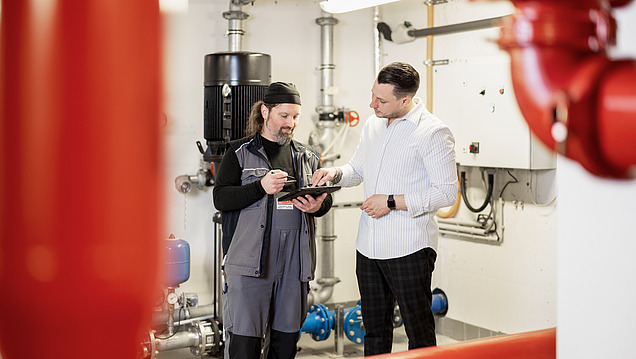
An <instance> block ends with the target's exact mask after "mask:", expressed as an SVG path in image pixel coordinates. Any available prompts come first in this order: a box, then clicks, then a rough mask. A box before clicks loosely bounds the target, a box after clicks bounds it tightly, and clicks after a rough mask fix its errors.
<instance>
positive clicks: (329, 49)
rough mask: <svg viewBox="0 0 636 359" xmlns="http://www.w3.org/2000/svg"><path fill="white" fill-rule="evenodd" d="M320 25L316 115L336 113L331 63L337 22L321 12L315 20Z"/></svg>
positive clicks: (332, 63)
mask: <svg viewBox="0 0 636 359" xmlns="http://www.w3.org/2000/svg"><path fill="white" fill-rule="evenodd" d="M316 24H318V25H320V59H321V61H320V94H321V102H320V105H318V108H317V109H316V110H317V112H318V114H328V113H334V112H336V108H335V106H334V104H333V95H334V93H335V88H334V82H333V72H334V70H335V68H336V65H334V61H333V26H334V25H336V24H338V20H337V19H336V18H334V17H333V16H332V15H331V14H329V13H327V12H324V11H323V12H322V17H320V18H318V19H316Z"/></svg>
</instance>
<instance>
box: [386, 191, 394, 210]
mask: <svg viewBox="0 0 636 359" xmlns="http://www.w3.org/2000/svg"><path fill="white" fill-rule="evenodd" d="M386 205H387V207H389V209H395V199H394V198H393V195H392V194H391V195H389V199H388V200H387V201H386Z"/></svg>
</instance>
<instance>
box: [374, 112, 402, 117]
mask: <svg viewBox="0 0 636 359" xmlns="http://www.w3.org/2000/svg"><path fill="white" fill-rule="evenodd" d="M375 116H376V117H377V118H399V117H402V115H400V114H399V113H397V112H393V113H382V112H377V111H375Z"/></svg>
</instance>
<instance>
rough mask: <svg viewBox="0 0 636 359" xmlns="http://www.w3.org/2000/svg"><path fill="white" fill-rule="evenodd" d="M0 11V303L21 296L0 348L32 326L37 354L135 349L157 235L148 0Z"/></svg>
mask: <svg viewBox="0 0 636 359" xmlns="http://www.w3.org/2000/svg"><path fill="white" fill-rule="evenodd" d="M1 16H2V18H1V20H0V23H1V25H0V26H1V29H0V79H1V81H0V192H1V193H2V200H1V201H0V233H2V237H0V288H2V293H3V295H1V296H0V307H2V308H29V310H26V311H24V310H9V311H6V313H4V314H3V317H2V320H0V351H1V352H2V354H1V355H2V357H3V358H4V359H14V358H24V357H28V356H32V354H33V353H34V350H37V349H35V348H34V346H33V344H34V342H33V340H34V339H35V340H36V341H37V346H38V348H41V350H42V351H43V352H45V354H44V355H45V356H46V357H47V358H82V357H86V356H90V357H91V358H134V357H135V356H136V353H137V350H138V348H139V344H138V343H139V342H140V339H141V337H142V333H143V332H144V331H145V329H146V328H147V327H148V325H149V323H150V318H151V308H152V305H153V303H152V301H153V299H152V298H153V297H154V295H153V293H154V291H155V290H156V288H157V286H158V281H157V279H158V278H157V273H158V272H159V271H158V269H159V268H158V262H159V261H158V255H159V246H158V241H159V238H160V237H162V236H160V234H159V233H158V232H159V231H158V228H159V223H160V222H159V213H161V212H162V209H161V201H160V200H159V197H160V196H159V193H160V191H159V188H161V186H160V183H159V178H160V177H161V176H162V173H163V172H162V170H161V168H160V160H159V154H160V153H161V148H160V139H159V114H160V111H159V108H160V93H161V81H160V69H161V64H160V62H161V61H160V53H161V51H160V38H159V34H160V33H161V29H160V19H159V5H158V2H157V1H129V0H109V1H101V0H85V1H74V0H57V1H44V2H43V1H38V2H34V1H3V2H2V14H1ZM69 305H71V306H72V307H73V311H74V313H77V315H72V316H69V315H68V311H66V310H64V308H68V307H69ZM121 318H126V320H125V322H126V323H125V324H122V320H121ZM34 325H35V326H36V327H37V331H38V332H39V333H41V334H42V335H36V336H35V337H34V336H33V334H34V333H33V328H34Z"/></svg>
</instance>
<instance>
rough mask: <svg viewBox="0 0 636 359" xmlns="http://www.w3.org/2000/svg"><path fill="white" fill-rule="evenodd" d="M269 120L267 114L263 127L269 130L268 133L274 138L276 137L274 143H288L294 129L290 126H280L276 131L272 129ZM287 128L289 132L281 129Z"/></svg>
mask: <svg viewBox="0 0 636 359" xmlns="http://www.w3.org/2000/svg"><path fill="white" fill-rule="evenodd" d="M269 124H270V121H269V116H267V120H266V121H265V128H267V131H269V133H270V134H271V135H272V136H274V138H275V139H276V143H278V144H279V145H281V146H282V145H286V144H288V143H290V142H291V140H292V138H293V137H294V129H293V128H291V127H281V128H279V129H278V131H275V130H273V129H272V128H271V127H270V126H269ZM287 129H288V130H289V132H287V133H286V132H283V130H287Z"/></svg>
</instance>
